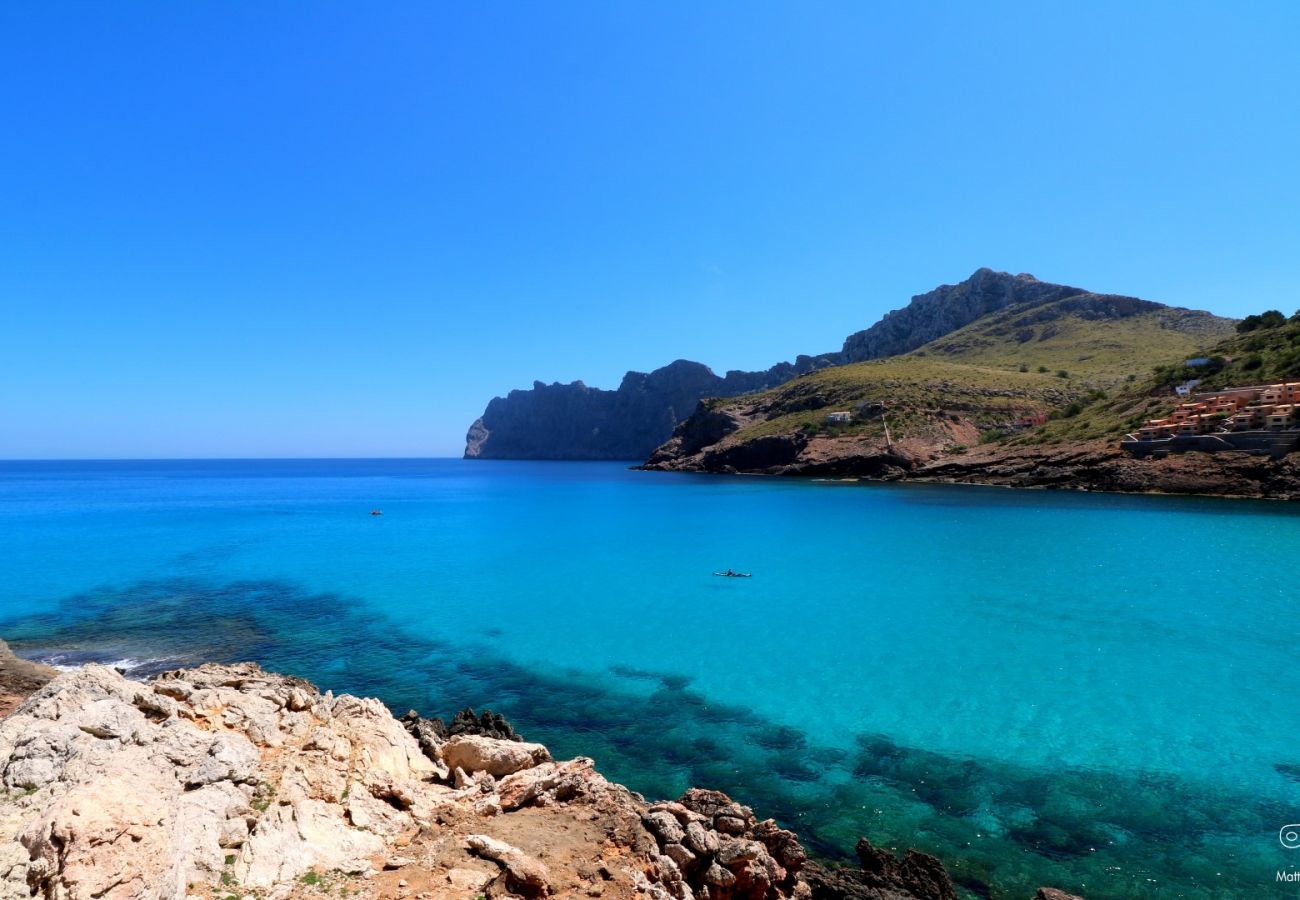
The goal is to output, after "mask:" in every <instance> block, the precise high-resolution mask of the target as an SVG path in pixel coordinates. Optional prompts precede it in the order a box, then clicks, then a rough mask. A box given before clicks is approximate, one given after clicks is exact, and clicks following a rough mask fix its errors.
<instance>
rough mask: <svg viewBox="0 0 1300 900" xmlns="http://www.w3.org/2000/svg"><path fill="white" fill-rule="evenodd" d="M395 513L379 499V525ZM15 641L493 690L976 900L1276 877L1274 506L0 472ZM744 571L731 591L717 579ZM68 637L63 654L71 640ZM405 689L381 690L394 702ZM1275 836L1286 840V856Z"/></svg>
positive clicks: (354, 475)
mask: <svg viewBox="0 0 1300 900" xmlns="http://www.w3.org/2000/svg"><path fill="white" fill-rule="evenodd" d="M372 507H380V508H382V509H383V511H384V515H383V516H374V517H372V516H370V515H369V514H368V513H369V511H370V509H371V508H372ZM0 539H2V542H0V547H2V549H0V635H4V636H6V637H10V638H12V639H14V640H15V643H17V644H19V645H20V646H21V647H23V648H26V650H27V652H49V651H51V650H59V651H63V652H66V651H69V650H74V651H75V650H81V651H90V652H91V653H92V654H93V655H97V656H101V657H104V658H113V659H121V658H129V659H132V660H136V661H141V662H142V664H143V665H144V666H145V668H142V669H141V670H140V671H142V672H144V671H148V667H149V666H151V665H157V664H156V663H151V662H149V661H150V660H157V659H166V660H167V661H168V662H167V663H165V664H166V665H170V664H172V662H173V661H174V660H176V659H194V658H212V659H236V658H250V657H251V658H254V659H256V660H258V661H259V662H262V663H263V664H265V665H267V666H268V667H274V668H277V669H281V670H287V671H291V672H294V673H296V674H300V675H304V676H306V677H309V678H312V679H313V680H316V681H317V682H318V683H321V684H322V685H323V686H325V687H331V688H334V689H336V690H349V691H362V692H366V693H372V694H376V695H378V696H380V697H382V698H383V699H384V700H386V701H387V702H389V703H390V704H391V705H393V706H395V707H408V706H411V707H416V708H419V709H421V710H422V711H423V712H425V713H428V714H443V715H447V714H450V713H451V712H453V711H454V710H455V709H456V708H458V707H459V706H461V705H465V704H473V705H477V706H482V705H490V706H492V707H493V708H494V709H499V710H501V711H502V712H504V713H506V714H507V715H508V716H509V717H510V718H511V720H512V721H514V722H515V723H516V725H517V726H518V727H519V728H520V729H521V730H522V731H523V732H524V733H525V734H526V735H527V736H529V737H532V738H536V739H539V740H543V741H545V742H547V743H548V744H551V745H552V747H553V749H555V750H557V752H559V753H562V754H577V753H583V754H586V755H591V756H594V757H596V759H597V762H598V764H599V765H600V767H601V768H602V770H604V771H606V772H607V773H609V774H610V775H611V776H612V777H616V778H618V779H619V780H623V781H625V782H627V783H628V784H630V785H632V786H633V787H635V788H637V789H639V790H642V791H643V792H645V793H647V794H651V795H658V796H667V795H673V794H676V793H678V792H680V791H681V790H682V789H684V788H685V787H686V786H687V785H689V784H701V785H706V786H710V787H719V788H722V789H724V790H729V791H732V792H734V793H735V794H737V795H738V796H739V797H741V798H743V799H744V800H745V802H748V803H750V804H752V805H753V806H755V808H756V811H757V812H758V813H759V814H760V815H773V816H775V817H777V818H778V819H781V820H782V821H783V822H785V823H786V824H789V825H791V826H793V827H795V828H796V829H797V830H798V831H799V832H800V834H801V835H803V836H804V837H805V838H806V839H807V840H808V841H809V842H810V843H812V844H813V845H814V846H815V847H816V848H817V849H818V850H819V851H820V852H822V853H826V854H835V853H843V852H846V851H850V850H851V848H852V844H853V841H854V840H855V838H856V837H857V835H859V834H865V835H867V836H869V837H871V838H872V840H873V841H875V842H876V843H884V844H893V845H897V846H918V847H921V848H923V849H927V850H930V851H932V852H935V853H938V854H939V855H940V856H941V857H942V858H943V859H944V860H945V862H947V863H948V864H949V865H950V867H951V868H952V869H953V871H954V874H955V876H956V877H957V878H958V879H959V880H960V881H961V882H962V884H963V885H964V887H965V888H966V889H968V890H969V891H971V892H972V893H973V895H980V894H988V895H991V896H995V897H1003V896H1006V897H1027V896H1029V895H1031V894H1032V892H1033V888H1035V887H1037V886H1038V885H1039V884H1049V883H1050V884H1055V885H1057V886H1060V887H1063V888H1071V889H1075V890H1079V891H1081V892H1084V893H1086V894H1087V896H1088V897H1090V898H1101V897H1135V896H1188V897H1255V896H1292V895H1294V894H1295V893H1296V890H1295V889H1294V888H1291V889H1290V890H1287V889H1286V888H1285V885H1281V884H1277V883H1276V882H1275V873H1276V871H1277V870H1278V869H1279V868H1281V869H1284V870H1289V869H1290V868H1291V866H1292V865H1297V864H1300V850H1294V851H1288V850H1285V849H1283V848H1282V847H1281V846H1280V845H1279V842H1278V838H1277V831H1278V828H1279V827H1280V826H1281V825H1283V824H1285V823H1287V822H1291V821H1300V781H1298V780H1297V779H1300V745H1297V743H1296V740H1295V737H1294V736H1295V734H1296V733H1297V728H1296V725H1297V718H1298V716H1297V712H1296V708H1297V707H1296V703H1295V701H1294V699H1293V696H1292V693H1291V684H1292V683H1293V682H1295V681H1296V678H1295V676H1294V675H1293V674H1292V673H1293V672H1294V671H1295V670H1296V668H1297V656H1298V655H1297V653H1296V651H1295V646H1296V642H1297V632H1298V631H1300V623H1298V620H1297V616H1296V615H1295V612H1294V608H1293V607H1294V596H1295V591H1294V588H1292V587H1291V581H1290V578H1289V566H1288V563H1289V561H1290V560H1291V559H1292V558H1293V557H1294V556H1295V555H1296V551H1297V550H1298V549H1300V517H1298V516H1297V514H1296V513H1295V512H1293V511H1292V509H1291V507H1290V506H1286V505H1281V504H1265V503H1247V502H1230V501H1214V500H1189V499H1173V498H1153V497H1120V496H1103V495H1086V494H1061V493H1044V492H1011V491H1003V490H996V489H983V488H964V487H939V486H880V485H873V486H861V485H850V484H839V483H812V482H797V481H784V480H766V479H757V478H710V477H702V476H701V477H697V476H685V475H665V474H659V473H639V472H630V471H627V470H626V469H625V468H624V467H622V466H621V465H616V464H576V463H494V462H463V461H459V460H454V461H453V460H438V461H415V460H403V461H260V462H183V463H156V462H155V463H0ZM728 566H731V567H734V568H736V569H737V570H741V571H752V572H753V573H754V577H753V578H750V579H743V580H742V579H738V580H731V579H721V578H714V577H712V576H711V575H710V573H711V572H713V571H715V570H719V569H723V568H726V567H728ZM74 661H75V660H74ZM399 711H400V710H399ZM1292 854H1294V856H1293V855H1292Z"/></svg>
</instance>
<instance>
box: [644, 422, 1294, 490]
mask: <svg viewBox="0 0 1300 900" xmlns="http://www.w3.org/2000/svg"><path fill="white" fill-rule="evenodd" d="M686 431H687V430H686V429H683V434H682V435H675V436H674V438H673V439H671V440H670V441H669V442H668V443H666V444H665V445H664V447H662V448H661V449H660V450H658V451H656V452H655V453H654V454H653V455H651V457H650V459H649V460H648V461H647V462H646V464H645V465H644V466H642V468H645V469H648V470H659V471H678V472H707V473H714V474H728V475H734V474H751V475H784V476H806V477H818V478H858V479H861V480H863V481H910V482H930V483H942V484H972V485H994V486H998V487H1012V488H1048V489H1057V490H1077V491H1109V492H1116V493H1130V494H1184V495H1196V496H1209V497H1240V498H1250V499H1273V500H1295V499H1300V461H1297V460H1296V459H1294V458H1293V457H1290V456H1288V457H1283V458H1281V459H1270V458H1269V457H1264V456H1251V455H1249V454H1244V453H1241V454H1238V453H1231V454H1230V453H1196V452H1191V453H1183V454H1178V455H1173V456H1168V457H1164V458H1160V459H1135V458H1133V457H1131V456H1129V455H1127V454H1125V453H1124V452H1122V451H1121V450H1120V449H1119V446H1118V444H1117V442H1115V441H1112V440H1092V441H1081V442H1078V443H1071V444H1063V445H1053V444H1040V445H1024V446H1004V445H989V446H976V447H972V448H969V449H964V450H963V451H962V452H961V453H958V454H953V453H951V452H948V451H947V449H946V448H945V447H944V446H936V445H934V444H932V443H929V442H927V441H923V440H915V439H904V440H901V441H895V442H892V443H887V442H886V441H884V440H883V439H879V438H873V437H828V436H817V435H804V434H799V433H794V434H779V435H770V436H767V437H764V438H760V439H756V440H751V441H744V442H737V443H734V444H726V445H722V446H720V447H707V448H697V449H692V445H691V444H690V443H689V442H688V441H689V437H687V436H686V434H685V432H686ZM971 431H972V432H973V429H972V430H971ZM688 451H689V452H688Z"/></svg>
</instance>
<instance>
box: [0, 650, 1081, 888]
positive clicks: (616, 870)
mask: <svg viewBox="0 0 1300 900" xmlns="http://www.w3.org/2000/svg"><path fill="white" fill-rule="evenodd" d="M0 656H4V657H5V661H7V662H10V663H12V662H13V658H12V656H11V655H7V654H4V653H3V652H0ZM24 668H25V667H23V666H21V665H18V666H14V665H10V666H8V667H7V668H3V667H0V672H3V673H4V682H5V683H4V684H3V687H4V689H6V690H8V691H10V692H11V693H14V694H19V693H22V692H24V691H28V690H30V691H32V693H31V694H30V696H28V697H26V699H24V700H23V701H22V703H21V705H20V706H19V707H18V708H17V709H16V710H14V711H13V712H11V713H10V714H9V715H8V716H7V717H5V718H4V719H3V720H0V788H2V789H3V795H0V896H3V897H14V898H18V897H42V898H46V900H89V898H101V900H128V898H130V900H136V898H151V900H154V898H157V900H173V898H175V900H181V898H221V900H228V898H232V897H233V898H237V900H245V898H250V897H252V898H317V897H322V896H326V895H332V896H351V897H358V898H401V897H410V898H426V900H432V898H443V897H465V898H470V897H474V898H478V897H483V898H486V897H506V896H518V897H547V896H554V897H604V898H628V900H630V898H653V900H693V898H699V900H727V898H738V900H739V898H744V900H782V898H810V900H836V898H862V900H955V898H956V897H957V896H958V894H957V891H956V890H955V889H954V887H953V883H952V881H951V879H950V878H949V876H948V874H947V872H946V871H945V870H944V867H943V865H942V864H941V863H940V861H939V860H937V859H935V858H934V857H932V856H927V855H925V854H922V853H917V852H915V851H907V852H906V853H904V854H902V855H896V854H893V853H890V852H888V851H885V850H881V849H878V848H876V847H873V846H872V845H871V843H870V842H869V841H868V840H866V839H865V838H864V839H862V840H861V841H859V843H858V846H857V856H858V862H859V864H858V865H856V866H826V865H823V864H821V863H819V862H816V861H813V860H810V859H809V858H808V856H807V854H806V852H805V850H804V848H803V847H802V846H801V845H800V842H799V839H798V837H797V836H796V835H795V834H794V833H792V832H790V831H788V830H785V829H783V828H781V827H779V826H778V825H777V824H776V823H775V822H773V821H772V820H770V819H760V818H759V816H758V815H756V814H755V813H754V811H753V810H751V809H750V808H749V807H746V806H744V805H742V804H740V803H738V802H736V801H734V800H732V799H731V798H730V797H727V796H726V795H725V794H722V793H719V792H717V791H710V790H703V789H691V790H688V791H687V792H686V793H685V794H684V795H683V796H681V797H680V798H678V799H677V800H674V801H663V802H650V801H647V800H646V799H645V798H643V797H641V796H640V795H638V794H636V793H634V792H633V791H630V790H628V789H627V788H625V787H623V786H621V785H618V784H614V783H611V782H609V781H607V780H606V779H605V778H604V777H603V776H602V775H601V774H600V773H599V772H598V771H597V770H596V768H595V765H594V763H593V762H592V760H590V759H586V758H577V759H570V760H563V761H557V760H554V759H552V757H551V754H550V752H549V751H548V750H547V749H546V747H544V746H542V745H540V744H534V743H528V742H526V741H523V740H521V739H520V737H519V736H518V735H516V734H514V731H513V729H512V728H511V727H510V726H509V723H507V722H505V721H504V720H503V719H501V718H500V717H499V716H492V715H491V714H484V715H482V716H475V715H474V714H473V713H472V712H465V713H462V714H460V715H458V716H457V717H456V718H455V719H453V720H452V722H451V723H450V725H445V724H444V723H443V722H441V721H440V720H437V719H425V718H422V717H420V716H419V715H417V714H415V713H409V714H407V715H406V716H403V717H402V719H400V720H399V719H397V718H394V717H393V715H392V714H391V713H390V712H389V710H388V709H387V708H386V707H385V706H384V705H383V704H382V703H380V702H379V701H377V700H373V699H362V698H357V697H353V696H349V695H339V696H335V695H333V694H332V693H329V692H326V693H324V694H322V693H320V692H319V691H318V690H317V689H316V688H315V687H314V686H312V685H311V684H308V683H307V682H305V681H302V680H300V679H296V678H292V677H288V676H283V675H276V674H272V673H268V672H265V671H263V670H261V669H260V668H259V667H257V666H256V665H253V664H251V663H241V664H236V665H215V664H209V665H203V666H199V667H197V668H192V669H186V670H178V671H173V672H167V673H164V674H161V675H158V676H156V677H154V678H152V679H150V680H148V681H145V682H140V681H132V680H129V679H127V678H125V677H124V676H123V675H122V674H121V673H119V672H118V671H116V670H114V669H111V668H108V667H105V666H99V665H87V666H84V667H82V668H79V669H75V670H72V671H69V672H64V673H61V674H57V675H56V674H55V673H53V672H51V671H48V670H45V671H40V672H39V673H37V674H35V675H33V674H32V673H31V672H26V671H21V670H23V669H24ZM11 673H12V678H11V677H10V675H11ZM41 682H43V683H41ZM1038 896H1039V897H1040V898H1043V900H1062V898H1067V897H1068V895H1065V894H1062V893H1060V892H1056V891H1052V890H1050V889H1043V890H1042V891H1040V892H1039V894H1038Z"/></svg>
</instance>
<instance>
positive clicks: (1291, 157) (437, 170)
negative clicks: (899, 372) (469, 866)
mask: <svg viewBox="0 0 1300 900" xmlns="http://www.w3.org/2000/svg"><path fill="white" fill-rule="evenodd" d="M1298 45H1300V5H1297V4H1295V3H1289V2H1287V3H1281V2H1279V3H1275V4H1269V3H1247V4H1237V3H1226V2H1225V3H1222V4H1218V5H1210V4H1202V3H1189V2H1174V3H1156V2H1144V3H1131V2H1121V3H1087V4H1066V3H1043V2H1033V3H1025V4H983V3H981V4H973V3H972V4H956V3H952V4H919V3H918V4H912V3H907V4H877V3H856V2H855V3H845V4H834V3H819V4H807V3H797V4H796V3H787V4H777V3H759V4H754V3H735V4H698V3H667V4H664V3H587V2H584V3H578V4H571V5H570V4H560V3H511V4H504V3H484V4H473V3H471V4H465V3H457V4H452V3H445V4H431V3H424V2H420V3H410V4H388V3H385V4H368V5H358V4H345V3H257V4H253V3H247V4H238V3H224V2H223V3H198V2H194V3H190V2H187V3H171V4H163V3H99V2H96V3H85V4H72V3H57V2H52V3H35V2H33V3H8V4H4V5H3V6H0V114H2V115H3V119H2V121H3V126H2V127H0V197H2V198H3V201H2V202H0V304H3V307H2V309H3V318H2V319H0V458H2V457H9V458H12V457H47V456H48V457H69V456H70V457H121V456H127V457H132V456H295V455H308V456H347V455H459V453H460V451H461V449H462V446H463V444H462V438H463V435H464V432H465V428H466V426H468V425H469V423H470V422H471V421H472V420H473V419H474V418H475V416H477V415H478V413H479V412H480V411H481V409H482V407H483V405H484V404H485V403H486V401H487V400H488V399H490V398H491V397H492V396H493V395H496V394H502V393H505V392H506V391H508V390H510V389H511V388H515V387H527V386H529V385H530V384H531V383H532V381H533V380H534V379H541V380H544V381H552V380H560V381H570V380H573V379H579V378H581V379H583V380H585V381H586V382H587V383H588V384H593V385H597V386H602V387H613V386H616V385H617V383H618V380H619V378H620V377H621V376H622V373H623V372H624V371H625V370H626V369H629V368H635V369H648V368H652V367H654V366H657V365H660V364H663V363H666V362H668V361H670V360H672V359H675V358H678V357H687V358H693V359H698V360H701V361H703V362H706V363H708V364H710V365H712V366H713V367H714V368H715V369H717V370H723V369H727V368H758V367H765V366H767V365H770V364H771V363H773V362H775V361H777V360H779V359H787V358H790V357H792V356H793V355H794V354H796V353H799V352H818V351H824V350H830V349H836V348H838V347H839V345H840V342H841V341H842V340H843V338H844V336H845V335H846V334H848V333H849V332H852V331H855V330H857V329H860V328H864V327H866V326H868V325H870V324H871V323H872V322H874V321H875V320H876V319H877V318H878V317H879V316H880V314H881V313H883V312H884V311H886V310H888V309H890V308H894V307H897V306H900V305H903V304H904V303H906V301H907V299H908V298H909V297H910V296H911V295H912V294H915V293H919V292H922V291H925V290H928V289H930V288H931V287H933V286H935V285H937V284H940V283H944V282H954V281H958V280H961V279H962V278H964V277H966V276H967V275H968V274H969V273H970V272H971V271H972V270H974V269H975V268H977V267H979V266H982V265H987V266H992V267H994V268H998V269H1007V270H1010V271H1013V272H1021V271H1025V272H1032V273H1033V274H1035V275H1037V276H1038V277H1040V278H1044V279H1049V280H1053V281H1063V282H1068V283H1072V284H1077V285H1081V286H1084V287H1090V288H1094V289H1097V290H1106V291H1114V292H1123V293H1129V294H1136V295H1138V296H1142V297H1148V298H1151V299H1156V300H1163V301H1166V302H1170V303H1176V304H1180V305H1185V306H1193V307H1200V308H1208V309H1212V310H1214V311H1216V312H1220V313H1224V314H1234V315H1240V314H1245V313H1247V312H1252V311H1257V310H1259V309H1262V308H1267V307H1274V306H1276V307H1279V308H1281V309H1283V310H1284V311H1286V312H1290V311H1292V310H1294V309H1295V308H1296V307H1297V306H1300V290H1298V287H1300V53H1298V52H1297V50H1296V48H1297V46H1298Z"/></svg>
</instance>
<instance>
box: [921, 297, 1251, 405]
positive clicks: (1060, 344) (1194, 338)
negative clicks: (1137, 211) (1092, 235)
mask: <svg viewBox="0 0 1300 900" xmlns="http://www.w3.org/2000/svg"><path fill="white" fill-rule="evenodd" d="M1137 304H1142V306H1145V307H1154V308H1152V309H1148V310H1147V311H1140V312H1136V313H1135V314H1128V315H1123V314H1124V313H1129V312H1130V311H1132V310H1134V309H1141V307H1138V306H1136V305H1137ZM1103 310H1104V312H1107V313H1115V312H1117V313H1119V314H1120V316H1122V317H1120V316H1114V317H1111V316H1106V315H1104V314H1103V312H1102V311H1103ZM1232 332H1233V322H1232V320H1231V319H1224V318H1220V317H1218V316H1212V315H1210V314H1208V313H1203V312H1197V311H1193V310H1187V309H1175V308H1171V307H1160V306H1158V305H1157V304H1151V303H1148V302H1147V301H1143V300H1134V299H1132V298H1129V297H1104V296H1098V295H1095V294H1089V295H1084V296H1083V297H1071V298H1069V299H1067V300H1063V301H1059V302H1057V303H1052V304H1046V305H1045V306H1043V307H1037V308H1034V309H1030V310H1024V309H1009V310H1004V311H1002V312H1000V313H995V314H993V315H991V316H986V317H984V318H983V319H980V320H978V321H976V322H973V323H972V324H970V325H968V326H966V327H965V328H963V329H961V330H959V331H956V332H953V333H952V334H950V335H946V336H945V337H942V338H939V339H938V340H935V341H932V342H930V343H929V344H927V345H926V346H925V347H923V348H921V349H920V350H917V351H914V352H915V353H916V354H928V355H936V356H942V357H943V358H945V359H948V360H952V361H954V362H966V363H973V364H977V365H983V366H994V367H1001V368H1008V369H1014V368H1018V367H1019V366H1022V365H1024V366H1028V367H1029V368H1030V369H1031V370H1037V369H1038V368H1040V367H1044V368H1047V369H1049V370H1050V371H1053V372H1055V371H1057V370H1060V369H1064V370H1066V371H1067V372H1069V373H1070V374H1071V375H1074V376H1079V377H1082V378H1086V379H1088V381H1089V382H1090V384H1091V385H1092V386H1093V387H1100V388H1106V387H1108V386H1110V385H1113V384H1117V383H1119V382H1121V381H1123V380H1124V379H1126V378H1127V377H1128V376H1129V375H1133V374H1138V373H1141V374H1145V373H1147V372H1149V371H1150V369H1151V366H1152V365H1153V364H1154V363H1155V362H1160V361H1164V360H1169V359H1178V358H1180V357H1182V358H1186V355H1187V354H1195V353H1198V352H1201V351H1203V350H1204V349H1205V348H1206V347H1208V346H1211V345H1214V344H1215V343H1217V342H1218V341H1220V340H1222V339H1223V338H1225V337H1227V336H1228V335H1230V334H1232Z"/></svg>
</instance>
